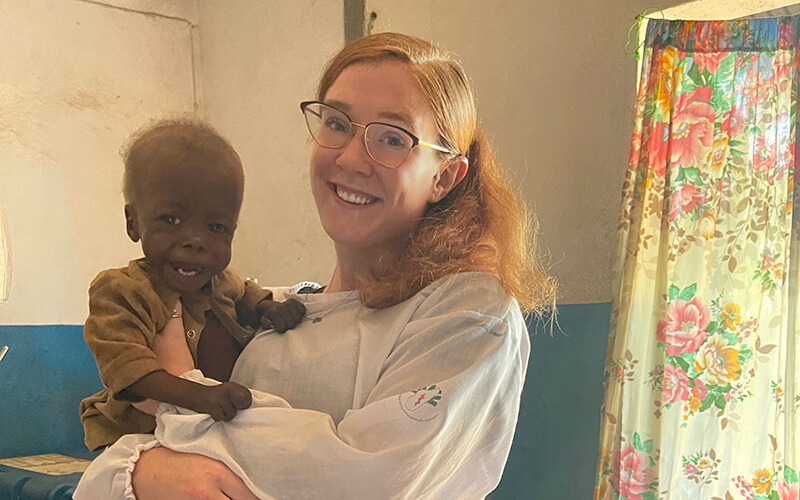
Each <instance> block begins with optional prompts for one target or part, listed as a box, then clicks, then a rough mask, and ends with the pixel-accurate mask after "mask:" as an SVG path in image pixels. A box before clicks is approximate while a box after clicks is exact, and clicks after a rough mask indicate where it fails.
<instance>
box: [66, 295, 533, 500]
mask: <svg viewBox="0 0 800 500" xmlns="http://www.w3.org/2000/svg"><path fill="white" fill-rule="evenodd" d="M495 285H496V286H494V285H493V286H489V287H487V288H483V287H478V288H476V287H470V286H466V287H446V286H444V287H440V288H439V289H435V290H434V291H433V292H432V293H430V295H429V296H427V298H426V299H425V300H423V301H422V302H421V304H419V306H418V307H417V308H416V310H415V311H414V313H413V315H412V316H411V318H410V319H409V320H408V321H407V323H406V324H405V326H404V327H403V329H402V331H401V332H400V334H399V335H398V337H397V340H396V342H395V344H394V347H393V349H392V350H391V352H390V354H389V355H388V357H386V358H385V360H383V363H382V368H381V375H380V376H379V377H378V379H377V382H376V383H375V384H374V386H373V387H372V389H371V390H370V391H369V395H368V397H367V399H366V402H365V404H364V405H363V407H360V408H358V409H354V410H350V411H348V412H347V413H346V414H345V416H344V418H343V419H342V421H341V422H340V423H339V425H338V426H336V425H334V422H333V420H332V419H331V417H330V416H329V415H327V414H325V413H322V412H317V411H312V410H303V409H295V408H291V407H290V406H289V404H288V403H287V402H286V401H285V400H283V399H281V398H279V397H277V396H274V395H271V394H267V393H262V392H258V391H254V401H253V406H252V407H251V409H249V410H246V411H243V412H241V413H240V414H239V415H237V417H236V418H235V419H234V420H233V421H232V422H230V423H228V424H222V423H215V422H213V420H211V419H210V418H208V417H207V416H204V415H198V414H194V413H193V412H190V411H187V410H183V409H178V408H174V407H169V406H167V405H162V408H161V411H160V412H159V415H158V416H157V421H158V426H157V429H156V440H157V442H159V443H160V444H162V445H163V446H167V447H169V448H171V449H174V450H177V451H185V452H193V453H200V454H204V455H207V456H209V457H212V458H215V459H218V460H221V461H223V462H224V463H226V464H227V465H228V466H229V467H230V468H231V469H232V470H233V471H234V472H236V473H237V474H238V475H239V476H240V477H242V478H243V479H244V481H245V483H246V484H247V485H248V486H249V487H250V488H251V489H252V490H253V492H254V493H255V494H256V495H257V496H259V497H260V498H264V499H272V498H276V499H277V498H442V499H452V498H476V499H477V498H483V497H484V496H485V495H486V494H488V493H489V492H491V491H492V490H493V489H494V488H495V487H496V485H497V484H498V482H499V480H500V477H501V475H502V471H503V467H504V465H505V461H506V458H507V456H508V452H509V449H510V446H511V441H512V438H513V434H514V428H515V426H516V421H517V414H518V410H519V401H520V394H521V390H522V385H523V381H524V378H525V368H526V366H527V359H528V354H529V342H528V339H527V331H526V328H525V324H524V321H523V319H522V316H521V314H520V312H519V307H518V306H517V304H516V303H515V302H514V301H513V300H511V299H507V298H505V295H504V294H503V293H502V289H499V284H495ZM379 363H380V361H379ZM144 441H145V440H142V441H139V442H136V443H128V444H125V443H123V442H122V441H120V443H118V444H116V445H114V446H113V447H111V449H110V450H109V451H107V452H106V454H104V456H101V457H100V458H99V459H98V460H96V461H95V463H93V464H92V466H91V467H90V469H89V471H87V475H86V476H85V477H84V481H85V484H84V481H82V483H81V488H79V490H78V492H77V493H76V496H75V498H76V499H78V500H80V499H81V498H90V495H89V493H90V492H92V491H96V492H99V491H106V492H107V491H109V489H110V488H111V487H112V485H128V486H127V487H125V488H124V490H121V489H116V490H115V491H114V495H113V496H112V498H126V497H127V498H133V496H132V493H131V490H130V488H129V482H130V479H129V474H130V472H129V470H132V465H131V463H132V461H135V458H131V457H138V451H136V449H137V446H138V448H141V447H142V446H151V444H147V445H145V443H144ZM120 446H122V447H125V446H127V447H128V449H126V450H124V451H120V450H119V449H118V447H120ZM109 452H111V453H109ZM105 455H108V456H107V457H106V456H105ZM126 495H127V496H126Z"/></svg>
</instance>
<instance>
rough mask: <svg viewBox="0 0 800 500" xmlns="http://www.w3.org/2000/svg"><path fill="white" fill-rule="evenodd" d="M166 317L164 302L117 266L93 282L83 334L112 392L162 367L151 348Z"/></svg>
mask: <svg viewBox="0 0 800 500" xmlns="http://www.w3.org/2000/svg"><path fill="white" fill-rule="evenodd" d="M166 320H167V314H166V306H165V305H164V304H163V302H162V301H161V300H160V299H159V297H158V295H157V294H156V293H155V292H154V291H153V290H152V288H150V287H148V286H147V284H146V283H145V282H143V281H141V280H137V279H134V278H132V277H130V276H128V275H127V274H125V273H123V272H122V271H120V270H110V271H104V272H103V273H101V274H100V275H98V277H97V278H96V279H95V280H94V282H93V283H92V286H91V287H90V289H89V317H88V319H87V320H86V324H85V326H84V338H85V339H86V343H87V345H88V346H89V348H90V349H91V350H92V353H93V354H94V357H95V359H96V361H97V368H98V370H99V372H100V379H101V380H102V381H103V385H104V386H105V387H106V388H108V389H109V391H111V393H112V394H117V393H118V392H119V391H121V390H122V389H125V388H126V387H128V386H129V385H131V384H132V383H134V382H136V381H137V380H139V379H140V378H142V377H143V376H145V375H147V374H148V373H151V372H154V371H156V370H160V369H161V363H160V362H159V361H158V359H157V358H156V355H155V353H154V352H153V351H152V348H151V346H152V343H153V338H154V337H155V334H156V332H157V331H159V330H161V328H163V327H164V325H165V324H166Z"/></svg>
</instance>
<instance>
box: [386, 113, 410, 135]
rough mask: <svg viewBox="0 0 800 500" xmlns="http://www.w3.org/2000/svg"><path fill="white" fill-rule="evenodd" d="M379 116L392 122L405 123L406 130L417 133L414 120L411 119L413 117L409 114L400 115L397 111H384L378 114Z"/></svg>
mask: <svg viewBox="0 0 800 500" xmlns="http://www.w3.org/2000/svg"><path fill="white" fill-rule="evenodd" d="M378 116H380V117H381V118H388V119H390V120H396V121H400V122H403V124H404V125H405V126H406V128H408V129H409V130H414V131H416V127H415V126H414V120H413V119H412V118H411V115H409V114H407V113H398V112H395V111H382V112H380V113H378Z"/></svg>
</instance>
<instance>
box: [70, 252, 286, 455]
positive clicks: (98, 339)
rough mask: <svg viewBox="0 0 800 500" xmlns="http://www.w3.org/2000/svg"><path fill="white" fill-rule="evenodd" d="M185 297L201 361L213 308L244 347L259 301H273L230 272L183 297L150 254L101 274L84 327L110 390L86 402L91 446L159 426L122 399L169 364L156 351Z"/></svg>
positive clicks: (187, 324) (193, 347)
mask: <svg viewBox="0 0 800 500" xmlns="http://www.w3.org/2000/svg"><path fill="white" fill-rule="evenodd" d="M179 298H180V300H181V305H182V306H183V326H184V329H185V331H186V341H187V344H188V345H189V350H190V351H191V353H192V357H193V358H194V360H195V364H197V345H198V341H199V339H200V334H201V333H202V332H203V329H204V328H205V324H206V312H207V311H211V312H213V314H214V316H215V317H216V318H218V319H219V322H220V323H221V324H222V325H223V326H224V327H225V329H226V330H227V331H228V333H230V334H231V336H232V337H233V338H235V339H236V340H237V341H238V342H239V343H240V344H242V345H244V344H245V343H247V341H248V340H249V339H250V337H251V336H252V333H253V331H254V330H253V328H252V327H256V326H257V325H258V322H259V319H260V318H258V314H257V311H256V305H257V304H258V303H259V302H260V301H262V300H264V299H268V298H271V293H270V292H269V291H268V290H264V289H262V288H261V287H259V286H258V285H256V284H255V283H253V282H251V281H244V280H242V279H241V278H240V277H239V276H237V275H236V274H235V273H234V272H233V271H231V270H230V269H225V270H224V271H222V272H221V273H220V274H218V275H217V276H215V277H214V278H213V279H212V280H211V282H210V283H209V285H207V286H206V287H204V288H203V290H201V291H200V292H197V293H192V294H186V293H184V294H181V293H180V292H177V291H175V290H173V289H172V288H170V287H169V285H167V284H166V282H164V281H163V280H162V279H161V278H160V277H159V276H157V275H156V274H155V273H153V272H152V271H151V269H150V267H149V265H148V263H147V261H146V260H144V259H138V260H133V261H131V262H130V263H129V264H128V267H123V268H119V269H109V270H106V271H103V272H101V273H100V274H98V275H97V277H96V278H95V279H94V281H93V282H92V284H91V286H90V287H89V317H88V318H87V320H86V324H85V325H84V330H83V335H84V338H85V339H86V343H87V344H88V345H89V348H90V349H91V350H92V353H93V354H94V357H95V360H96V361H97V368H98V370H99V372H100V379H101V380H102V382H103V386H104V387H105V389H104V390H102V391H100V392H98V393H97V394H95V395H93V396H90V397H88V398H86V399H84V400H83V401H81V405H80V412H81V421H82V422H83V428H84V432H85V434H86V437H85V442H86V446H88V447H89V449H90V450H95V449H97V448H99V447H101V446H107V445H110V444H113V443H114V442H115V441H116V440H117V439H119V438H120V437H121V436H122V435H124V434H134V433H152V432H153V430H154V429H155V419H154V418H153V416H152V415H148V414H146V413H143V412H141V411H139V410H138V409H136V408H134V407H133V405H132V404H131V402H130V401H123V400H121V399H117V398H116V397H115V396H117V395H118V394H119V393H120V391H122V390H123V389H125V388H127V387H128V386H130V385H131V384H133V383H134V382H136V381H137V380H139V379H141V378H142V377H144V376H145V375H147V374H149V373H152V372H155V371H158V370H162V369H163V367H162V365H161V362H160V361H159V360H158V358H157V357H156V355H155V353H154V352H153V350H152V346H153V340H154V339H155V336H156V335H158V333H159V332H161V331H162V330H163V329H164V326H166V324H167V321H168V320H169V319H170V318H171V317H172V308H173V305H174V304H175V303H176V302H177V301H178V299H179ZM240 324H242V325H246V327H244V328H243V327H242V326H240Z"/></svg>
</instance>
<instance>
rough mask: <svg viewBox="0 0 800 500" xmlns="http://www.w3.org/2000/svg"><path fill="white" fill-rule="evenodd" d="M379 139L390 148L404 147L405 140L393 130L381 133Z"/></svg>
mask: <svg viewBox="0 0 800 500" xmlns="http://www.w3.org/2000/svg"><path fill="white" fill-rule="evenodd" d="M379 141H380V142H382V143H383V144H385V145H387V146H389V147H392V148H398V149H402V148H405V147H406V141H405V139H404V138H403V136H401V135H400V134H396V133H393V132H387V133H385V134H383V135H382V136H381V138H380V139H379Z"/></svg>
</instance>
